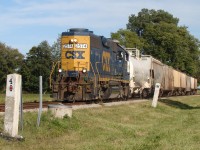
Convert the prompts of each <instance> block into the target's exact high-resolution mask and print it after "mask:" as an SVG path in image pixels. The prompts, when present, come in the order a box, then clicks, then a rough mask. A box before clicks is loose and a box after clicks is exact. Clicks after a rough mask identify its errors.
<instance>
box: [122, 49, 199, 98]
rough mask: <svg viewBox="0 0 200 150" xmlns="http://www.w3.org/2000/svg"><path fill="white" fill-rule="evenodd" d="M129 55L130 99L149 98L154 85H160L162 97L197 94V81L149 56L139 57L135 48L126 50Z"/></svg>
mask: <svg viewBox="0 0 200 150" xmlns="http://www.w3.org/2000/svg"><path fill="white" fill-rule="evenodd" d="M126 50H127V51H128V53H129V55H130V93H131V95H132V97H133V96H134V95H139V96H140V97H142V98H147V97H149V96H151V95H152V94H153V92H154V85H155V84H156V83H160V84H161V88H160V96H162V95H168V96H172V95H186V94H187V95H190V94H195V93H196V92H197V79H195V78H193V77H190V76H188V75H186V74H184V73H182V72H180V71H177V70H175V69H173V68H172V67H170V66H167V65H165V64H163V63H162V62H160V61H159V60H157V59H155V58H153V57H152V56H150V55H140V52H139V50H138V49H136V48H127V49H126Z"/></svg>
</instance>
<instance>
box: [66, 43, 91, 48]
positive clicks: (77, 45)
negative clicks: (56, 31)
mask: <svg viewBox="0 0 200 150" xmlns="http://www.w3.org/2000/svg"><path fill="white" fill-rule="evenodd" d="M74 45H75V48H83V49H86V48H87V47H88V46H87V44H82V43H78V44H69V43H67V44H65V45H63V48H73V47H74Z"/></svg>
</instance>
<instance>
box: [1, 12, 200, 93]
mask: <svg viewBox="0 0 200 150" xmlns="http://www.w3.org/2000/svg"><path fill="white" fill-rule="evenodd" d="M178 23H179V19H178V18H175V17H173V15H172V14H170V13H168V12H166V11H164V10H154V9H151V10H148V9H142V10H141V11H140V12H139V13H138V14H137V15H135V14H132V15H130V16H129V18H128V23H127V27H126V29H119V30H118V31H117V32H115V33H111V37H112V39H117V40H119V41H120V44H121V45H123V46H125V47H131V48H133V47H137V48H138V49H140V50H141V53H142V54H147V55H152V56H153V57H155V58H157V59H159V60H161V61H162V62H163V63H165V64H167V65H169V66H172V67H174V68H175V69H177V70H180V71H182V72H185V73H187V74H189V75H192V76H194V77H196V78H198V80H199V81H200V49H199V48H200V41H199V40H198V39H197V38H195V37H194V36H193V35H191V34H190V33H189V31H188V30H187V27H186V26H179V25H178ZM59 59H60V38H58V40H57V41H56V42H55V43H54V44H53V45H52V46H50V45H49V43H48V42H47V41H42V42H41V43H40V44H39V45H38V46H33V47H32V48H31V49H30V50H29V52H28V53H27V54H26V56H24V55H22V54H21V53H20V52H19V51H18V50H17V49H15V48H11V47H9V46H7V45H5V44H4V43H1V42H0V90H1V91H2V90H5V84H6V76H7V74H10V73H19V74H21V75H22V79H23V90H24V91H27V92H38V82H39V76H40V75H41V76H43V88H44V90H45V91H48V90H50V89H49V75H50V71H51V67H52V62H56V61H58V60H59Z"/></svg>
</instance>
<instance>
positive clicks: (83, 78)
mask: <svg viewBox="0 0 200 150" xmlns="http://www.w3.org/2000/svg"><path fill="white" fill-rule="evenodd" d="M61 47H62V48H61V62H60V65H59V66H60V67H59V73H58V75H57V76H56V77H55V79H54V80H53V81H52V91H53V97H54V98H57V99H62V100H73V101H75V100H91V99H107V98H109V97H110V96H111V95H112V94H113V93H114V94H117V95H118V96H119V97H122V98H124V99H126V98H127V97H128V95H129V72H128V71H129V70H128V69H127V68H128V67H127V65H128V52H126V50H125V49H124V48H122V47H121V46H120V45H119V44H118V43H117V42H115V41H113V40H111V39H107V38H105V37H104V36H97V35H95V34H93V32H92V31H89V30H88V29H82V28H73V29H69V30H68V31H67V32H63V33H62V36H61Z"/></svg>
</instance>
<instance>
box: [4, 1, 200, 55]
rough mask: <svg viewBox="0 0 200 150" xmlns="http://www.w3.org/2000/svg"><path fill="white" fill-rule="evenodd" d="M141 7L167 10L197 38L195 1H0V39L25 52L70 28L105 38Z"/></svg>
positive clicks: (199, 8) (199, 12) (199, 10)
mask: <svg viewBox="0 0 200 150" xmlns="http://www.w3.org/2000/svg"><path fill="white" fill-rule="evenodd" d="M143 8H147V9H155V10H159V9H162V10H164V11H167V12H168V13H170V14H172V15H173V16H174V17H177V18H179V26H187V27H188V31H189V32H190V33H191V34H192V35H194V37H196V38H198V39H200V1H199V0H0V42H2V43H5V44H6V45H7V46H10V47H12V48H17V49H18V50H19V52H20V53H22V54H24V55H25V54H26V53H28V52H29V50H30V49H31V48H32V47H33V46H37V45H38V44H39V43H41V42H42V41H44V40H47V41H48V42H49V44H50V45H52V44H53V43H54V42H55V41H56V40H57V38H58V35H59V34H61V33H62V32H64V31H67V30H68V29H70V28H87V29H89V30H91V31H93V32H94V34H97V35H103V36H105V37H107V38H109V37H110V33H111V32H117V31H118V30H119V29H121V28H123V29H125V28H126V24H127V23H128V17H129V16H130V15H131V14H135V15H137V14H138V12H140V11H141V9H143Z"/></svg>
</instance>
